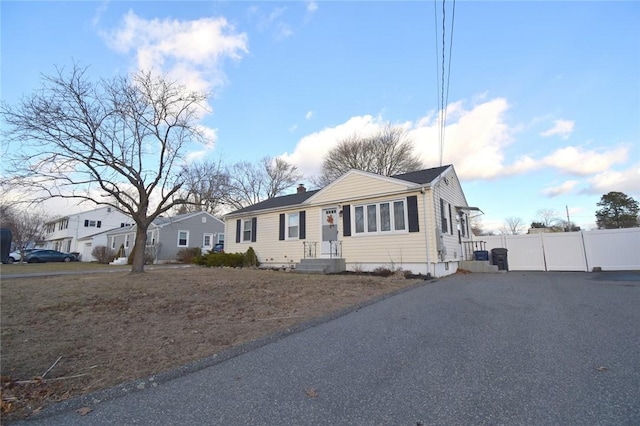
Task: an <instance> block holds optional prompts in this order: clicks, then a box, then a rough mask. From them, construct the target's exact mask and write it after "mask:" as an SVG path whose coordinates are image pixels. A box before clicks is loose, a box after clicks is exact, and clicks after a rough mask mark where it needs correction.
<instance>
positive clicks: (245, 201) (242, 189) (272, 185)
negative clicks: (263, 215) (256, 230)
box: [225, 157, 302, 209]
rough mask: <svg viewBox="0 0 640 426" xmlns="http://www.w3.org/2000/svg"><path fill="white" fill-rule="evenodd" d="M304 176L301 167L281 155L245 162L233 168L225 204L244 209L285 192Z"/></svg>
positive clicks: (231, 168)
mask: <svg viewBox="0 0 640 426" xmlns="http://www.w3.org/2000/svg"><path fill="white" fill-rule="evenodd" d="M300 179H302V174H301V173H300V172H298V169H297V167H296V166H294V165H292V164H290V163H288V162H287V161H286V160H283V159H281V158H275V159H273V158H271V157H264V158H262V159H261V160H260V162H259V163H257V164H253V163H250V162H248V161H242V162H239V163H236V164H234V165H233V166H231V167H230V169H229V186H228V191H227V194H226V197H225V203H226V204H228V205H229V206H230V207H232V208H235V209H241V208H243V207H246V206H250V205H252V204H256V203H259V202H260V201H264V200H266V199H269V198H274V197H277V196H278V195H281V194H282V192H284V191H285V190H286V189H288V188H290V187H292V186H293V185H295V184H296V182H298V181H299V180H300Z"/></svg>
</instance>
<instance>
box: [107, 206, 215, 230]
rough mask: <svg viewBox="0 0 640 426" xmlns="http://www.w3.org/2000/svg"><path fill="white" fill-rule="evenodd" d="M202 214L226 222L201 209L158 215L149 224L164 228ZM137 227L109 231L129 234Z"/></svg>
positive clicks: (154, 227)
mask: <svg viewBox="0 0 640 426" xmlns="http://www.w3.org/2000/svg"><path fill="white" fill-rule="evenodd" d="M201 214H206V215H207V216H209V217H212V218H213V219H215V220H217V221H218V222H220V224H224V222H223V221H221V220H220V219H218V218H217V217H215V216H214V215H212V214H211V213H209V212H205V211H201V212H191V213H183V214H179V215H176V216H168V217H156V218H155V219H153V222H151V225H149V230H151V229H157V228H163V227H165V226H167V225H170V224H172V223H176V222H181V221H183V220H185V219H189V218H191V217H194V216H198V215H201ZM136 228H137V225H135V224H133V225H131V226H123V227H120V228H113V229H110V230H108V231H107V232H108V233H109V234H110V235H111V234H112V235H116V234H129V233H132V232H135V230H136Z"/></svg>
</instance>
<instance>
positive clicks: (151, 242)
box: [146, 231, 156, 246]
mask: <svg viewBox="0 0 640 426" xmlns="http://www.w3.org/2000/svg"><path fill="white" fill-rule="evenodd" d="M146 245H147V246H155V245H156V238H155V236H154V234H153V231H149V232H147V244H146Z"/></svg>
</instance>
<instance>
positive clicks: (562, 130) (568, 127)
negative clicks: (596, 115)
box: [540, 120, 575, 139]
mask: <svg viewBox="0 0 640 426" xmlns="http://www.w3.org/2000/svg"><path fill="white" fill-rule="evenodd" d="M553 124H554V126H553V127H552V128H550V129H549V130H545V131H544V132H542V133H540V136H543V137H548V136H553V135H560V136H562V139H567V138H568V137H569V135H571V133H572V132H573V126H574V125H575V122H573V121H570V120H555V121H554V122H553Z"/></svg>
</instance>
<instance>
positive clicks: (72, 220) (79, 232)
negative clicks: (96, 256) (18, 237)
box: [44, 207, 131, 262]
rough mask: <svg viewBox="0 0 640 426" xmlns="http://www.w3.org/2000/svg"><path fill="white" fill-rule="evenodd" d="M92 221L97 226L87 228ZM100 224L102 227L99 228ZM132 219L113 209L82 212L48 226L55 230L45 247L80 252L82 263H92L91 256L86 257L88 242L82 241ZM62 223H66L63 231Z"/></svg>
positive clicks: (47, 236)
mask: <svg viewBox="0 0 640 426" xmlns="http://www.w3.org/2000/svg"><path fill="white" fill-rule="evenodd" d="M88 221H92V223H93V224H95V225H96V226H85V223H86V222H88ZM98 222H99V223H100V227H98V226H97V225H98ZM130 222H131V218H130V217H129V216H127V215H125V214H124V213H122V212H120V211H118V210H116V209H114V208H112V207H99V208H97V209H94V210H89V211H85V212H80V213H77V214H73V215H69V216H65V217H62V218H59V219H56V220H54V221H51V222H49V223H48V224H47V225H48V226H51V227H52V228H54V230H53V231H52V232H49V233H48V234H47V235H46V237H45V242H44V247H45V248H48V249H54V250H61V251H70V252H79V253H82V254H83V255H82V256H81V260H82V261H86V262H88V261H91V256H85V255H84V252H85V251H86V250H85V247H86V242H83V241H80V242H79V240H81V239H83V238H85V237H88V236H90V235H92V234H96V233H99V232H100V231H103V230H108V229H113V228H119V227H120V225H121V224H122V223H130ZM61 223H64V225H63V227H62V229H60V228H61V226H60V225H61Z"/></svg>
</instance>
